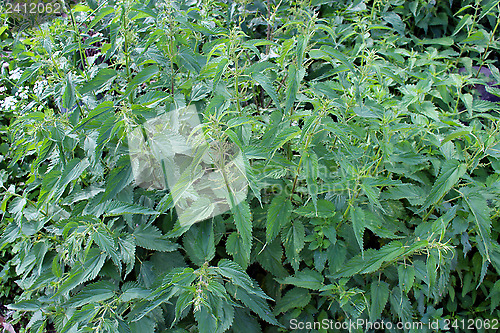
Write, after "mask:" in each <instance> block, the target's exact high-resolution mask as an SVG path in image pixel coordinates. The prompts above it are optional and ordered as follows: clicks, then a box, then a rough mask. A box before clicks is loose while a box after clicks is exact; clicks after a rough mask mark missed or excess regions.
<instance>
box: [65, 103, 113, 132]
mask: <svg viewBox="0 0 500 333" xmlns="http://www.w3.org/2000/svg"><path fill="white" fill-rule="evenodd" d="M114 109H115V108H114V105H113V102H111V101H106V102H102V103H101V104H99V105H98V106H97V107H96V108H94V109H93V110H91V111H90V112H89V114H88V115H87V117H85V118H84V119H82V120H81V121H80V123H79V124H78V125H77V126H76V127H75V128H74V130H73V131H79V130H82V129H83V128H86V127H94V126H95V127H98V128H99V127H100V125H101V123H100V120H101V118H104V117H108V116H109V115H110V114H111V113H113V111H114ZM96 122H97V125H96Z"/></svg>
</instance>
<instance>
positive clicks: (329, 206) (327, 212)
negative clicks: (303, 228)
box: [294, 199, 337, 218]
mask: <svg viewBox="0 0 500 333" xmlns="http://www.w3.org/2000/svg"><path fill="white" fill-rule="evenodd" d="M294 212H295V213H297V214H299V215H300V216H304V217H320V218H329V217H334V216H335V215H336V214H337V212H336V207H335V204H334V203H333V202H331V201H327V200H323V199H319V200H318V202H317V205H316V207H315V205H314V204H313V203H312V202H308V203H307V205H305V206H303V207H300V208H297V209H295V210H294Z"/></svg>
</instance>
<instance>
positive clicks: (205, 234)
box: [183, 220, 215, 266]
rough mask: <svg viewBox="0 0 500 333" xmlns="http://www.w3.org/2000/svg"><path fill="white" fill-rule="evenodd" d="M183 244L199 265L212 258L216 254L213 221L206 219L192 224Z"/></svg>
mask: <svg viewBox="0 0 500 333" xmlns="http://www.w3.org/2000/svg"><path fill="white" fill-rule="evenodd" d="M183 244H184V249H185V250H186V253H187V254H188V256H189V258H190V259H191V261H192V262H193V263H194V264H196V265H197V266H202V265H203V264H204V263H205V262H209V261H210V260H212V259H213V258H214V256H215V244H214V230H213V226H212V221H210V220H206V221H203V222H201V223H198V224H196V225H193V226H191V228H190V229H189V230H188V232H186V233H185V234H184V237H183Z"/></svg>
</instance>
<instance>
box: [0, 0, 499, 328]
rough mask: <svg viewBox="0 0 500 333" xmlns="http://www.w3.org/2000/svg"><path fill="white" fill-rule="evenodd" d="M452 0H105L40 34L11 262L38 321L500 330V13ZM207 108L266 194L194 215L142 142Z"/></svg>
mask: <svg viewBox="0 0 500 333" xmlns="http://www.w3.org/2000/svg"><path fill="white" fill-rule="evenodd" d="M450 6H451V5H450V3H449V2H448V1H438V2H437V4H436V2H425V1H373V2H370V3H365V2H363V1H339V2H323V1H312V2H311V3H310V2H308V1H302V2H301V1H298V2H289V1H281V2H273V1H267V2H259V1H258V2H251V3H250V2H246V1H238V2H224V1H221V2H210V1H201V2H193V1H186V2H183V1H175V2H156V1H147V2H145V3H142V2H139V1H132V0H126V1H121V2H120V1H118V2H113V1H90V0H89V1H87V2H86V3H82V4H79V5H76V6H74V7H73V8H72V9H71V10H70V11H68V13H67V15H66V17H61V18H59V19H56V20H54V21H52V22H49V23H46V24H44V25H41V26H40V27H37V28H34V29H30V30H25V31H22V32H20V35H19V37H17V38H15V39H13V40H12V44H11V48H12V57H13V58H14V59H15V62H13V63H11V64H10V72H5V73H3V74H2V75H3V76H2V80H3V81H2V82H3V83H4V86H5V87H6V89H9V90H10V91H9V92H10V94H8V95H2V96H3V101H2V104H1V105H2V107H3V108H7V107H8V108H9V109H10V110H11V112H13V114H14V119H13V120H12V121H11V124H10V128H9V129H10V132H9V133H10V149H9V151H8V153H7V156H6V157H5V158H6V161H8V162H9V166H8V168H7V169H6V171H4V172H3V173H2V176H1V178H0V179H1V182H0V185H1V186H2V191H3V200H2V202H1V206H0V209H1V211H2V229H3V232H2V238H1V239H0V248H5V247H6V246H9V247H11V248H12V253H13V255H14V257H13V258H12V259H11V260H10V261H9V263H8V264H9V265H10V266H11V267H14V268H15V272H16V274H17V275H18V280H17V285H18V286H19V287H20V288H21V289H22V294H20V295H18V296H17V297H16V299H15V302H13V304H11V305H9V307H10V309H13V310H16V314H15V315H14V316H15V317H16V318H17V320H19V321H20V322H21V323H23V327H24V328H23V329H22V331H25V332H28V331H29V332H44V331H45V330H52V329H54V330H55V331H57V332H89V331H91V332H154V331H158V332H168V331H175V332H186V331H187V332H191V331H199V332H224V331H232V332H243V331H244V332H247V333H248V332H261V331H266V332H280V331H282V332H284V331H288V330H289V327H290V322H291V320H292V319H294V320H295V322H313V321H322V320H323V319H327V320H333V321H338V322H340V321H345V320H348V319H367V320H370V321H372V322H375V321H385V322H389V321H392V322H396V321H402V322H410V321H421V322H424V323H428V322H429V321H438V322H439V325H440V327H441V328H443V327H444V326H445V324H446V321H445V320H449V321H453V320H455V319H458V320H466V319H468V318H484V319H487V318H498V316H499V312H498V310H497V306H498V304H499V302H500V284H499V282H498V281H497V280H498V279H497V277H498V270H500V245H499V244H498V232H499V223H498V216H499V207H500V202H499V199H498V198H499V195H500V182H499V179H498V178H499V173H500V163H499V158H500V152H499V151H500V135H499V128H498V119H499V114H498V111H499V107H498V105H497V104H496V103H494V102H492V101H491V100H484V99H483V98H482V97H483V95H481V94H480V92H478V87H483V89H484V90H485V91H487V92H488V93H490V94H491V95H492V96H500V93H499V91H500V90H498V88H496V87H495V84H494V83H492V82H500V73H499V71H498V69H497V66H495V64H496V60H497V58H496V52H497V50H498V48H499V43H498V40H497V37H496V30H497V26H498V22H499V21H498V15H499V10H498V1H483V2H481V1H476V2H474V1H464V2H463V3H461V4H454V6H455V7H457V8H455V7H450ZM443 8H444V9H446V10H444V11H443V10H442V9H443ZM443 12H445V13H446V12H448V13H451V14H450V16H448V17H447V20H446V22H444V21H443V20H444V19H443V15H442V13H443ZM426 17H431V18H434V19H435V20H434V21H430V22H431V23H432V24H424V23H423V22H424V20H423V18H426ZM443 22H444V23H443ZM482 68H487V69H488V70H489V71H488V73H489V76H488V77H486V76H484V75H483V74H484V71H481V69H482ZM13 73H17V74H19V75H17V74H16V75H15V76H14V77H13ZM482 73H483V74H482ZM16 92H20V93H18V96H20V94H24V93H25V94H27V96H24V95H23V96H22V97H23V99H22V100H19V99H16V101H15V103H11V102H13V100H12V98H10V99H9V97H11V96H13V95H14V94H15V93H16ZM24 97H25V98H24ZM9 101H10V102H9ZM190 107H194V108H195V110H197V111H196V112H197V114H198V116H199V121H200V124H201V125H200V126H198V127H197V128H196V130H197V131H199V130H201V131H202V132H203V133H204V135H205V137H206V140H207V142H209V143H215V144H227V145H232V146H234V147H237V149H238V151H240V152H241V156H242V159H243V163H244V170H245V180H246V183H247V184H248V193H247V195H246V196H245V198H244V200H242V201H234V202H232V203H233V204H230V210H229V211H227V212H224V213H222V214H219V215H217V216H213V217H210V218H207V219H204V220H203V221H199V222H197V223H194V224H192V223H187V224H181V223H180V221H179V217H178V214H177V212H176V210H175V204H176V200H175V198H174V197H173V195H172V193H171V189H170V188H168V187H166V186H156V187H155V186H152V185H151V184H153V183H154V182H153V181H152V180H151V182H150V183H151V184H149V185H151V186H149V185H148V186H140V184H139V182H138V181H137V178H136V177H134V172H133V165H132V162H131V156H130V149H131V147H130V146H129V134H130V133H133V132H134V131H137V130H139V131H143V130H144V129H145V128H146V125H145V124H147V122H148V121H151V120H154V119H157V117H159V116H161V115H164V114H166V113H168V112H171V111H175V110H182V109H186V108H190ZM146 134H147V133H145V132H144V135H145V136H146ZM170 144H172V142H170ZM166 147H168V145H167V146H166ZM153 158H154V156H153ZM159 162H160V161H156V162H154V163H159ZM197 163H201V159H196V158H194V159H191V160H188V163H187V164H186V170H195V169H196V168H197V166H198V165H197ZM16 168H17V169H16ZM15 169H16V170H19V169H22V170H26V172H25V173H23V174H22V175H21V176H19V175H17V174H13V172H14V171H12V170H15ZM183 171H184V170H182V169H178V170H176V171H175V172H178V173H179V175H181V177H180V178H179V179H183V178H182V175H183ZM184 174H186V173H185V172H184ZM151 177H152V176H151ZM146 178H147V177H146ZM146 178H144V179H146ZM188 179H189V181H194V180H196V179H194V178H192V177H191V178H189V177H188ZM146 180H147V179H146ZM163 185H165V182H164V183H163ZM187 185H189V184H186V186H187ZM193 195H194V196H195V200H194V203H193V205H194V204H195V203H196V198H197V197H196V195H197V194H196V193H194V194H193ZM198 208H200V207H198ZM201 208H203V207H201ZM201 208H200V209H201ZM196 216H200V215H196ZM201 216H202V215H201ZM193 221H194V219H193ZM425 327H426V326H424V329H423V330H420V331H426V330H427V331H430V330H428V329H427V328H425ZM319 331H321V332H324V331H326V330H325V329H324V328H323V329H320V330H319ZM355 331H362V328H361V327H359V328H357V329H355ZM409 331H411V329H409Z"/></svg>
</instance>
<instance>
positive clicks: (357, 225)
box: [350, 207, 367, 257]
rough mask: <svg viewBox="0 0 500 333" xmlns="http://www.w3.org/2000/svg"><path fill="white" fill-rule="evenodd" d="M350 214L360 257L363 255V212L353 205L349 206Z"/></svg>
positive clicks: (364, 226)
mask: <svg viewBox="0 0 500 333" xmlns="http://www.w3.org/2000/svg"><path fill="white" fill-rule="evenodd" d="M350 215H351V221H352V228H353V229H354V236H355V237H356V241H357V242H358V245H359V248H360V250H361V257H364V248H363V234H364V232H365V228H366V226H367V221H366V219H365V213H364V212H363V210H362V209H361V208H360V207H354V208H351V212H350Z"/></svg>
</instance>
